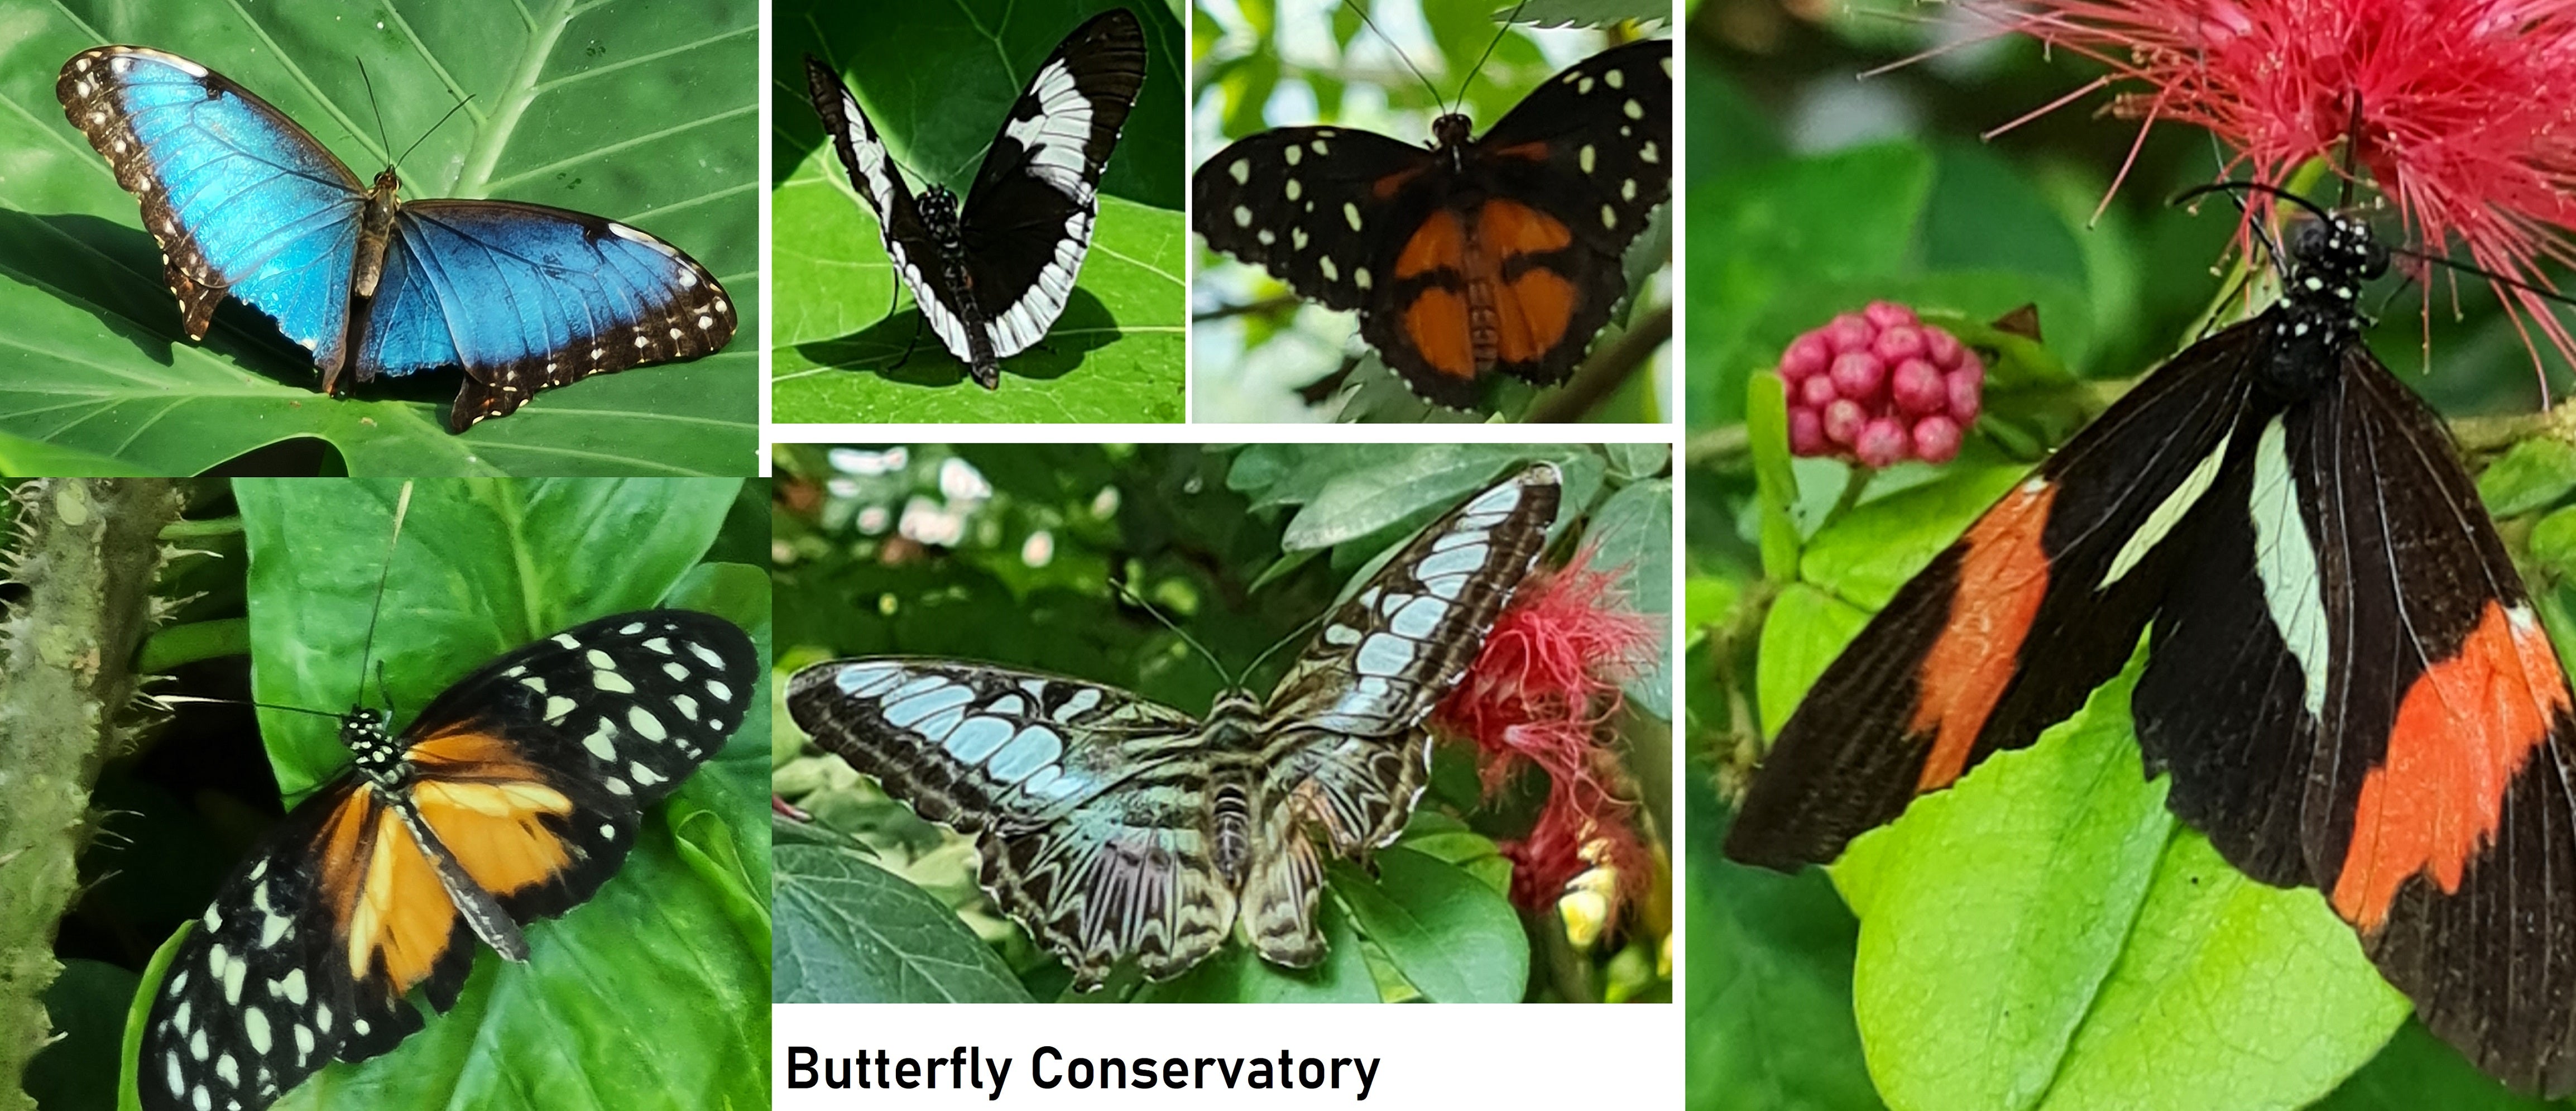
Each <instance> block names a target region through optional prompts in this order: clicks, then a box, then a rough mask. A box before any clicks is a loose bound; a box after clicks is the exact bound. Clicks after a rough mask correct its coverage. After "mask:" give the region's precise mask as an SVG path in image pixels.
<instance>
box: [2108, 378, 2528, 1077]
mask: <svg viewBox="0 0 2576 1111" xmlns="http://www.w3.org/2000/svg"><path fill="white" fill-rule="evenodd" d="M2285 423H2286V425H2287V429H2286V433H2285V436H2284V439H2285V443H2286V452H2285V454H2286V456H2287V458H2288V460H2289V468H2288V469H2289V471H2290V473H2292V474H2294V475H2296V476H2297V483H2298V486H2299V487H2300V489H2301V490H2302V491H2303V492H2304V493H2307V494H2309V495H2310V496H2309V497H2307V498H2306V499H2305V500H2306V502H2307V503H2308V504H2309V505H2311V506H2313V510H2312V512H2311V514H2310V515H2309V516H2308V518H2307V519H2306V520H2305V521H2304V522H2303V523H2304V524H2305V525H2306V526H2307V527H2308V528H2309V529H2310V530H2311V533H2310V534H2311V535H2313V536H2314V537H2315V538H2316V561H2315V565H2316V572H2317V575H2316V581H2318V582H2321V583H2322V584H2323V588H2322V590H2321V591H2320V592H2319V595H2320V597H2319V599H2318V600H2317V601H2316V602H2314V603H2311V604H2312V605H2315V606H2317V607H2318V609H2319V610H2320V612H2321V616H2322V618H2323V620H2322V622H2321V628H2322V630H2323V637H2324V643H2323V644H2322V645H2317V646H2315V647H2322V648H2323V649H2324V650H2325V653H2326V654H2328V655H2329V656H2330V660H2331V662H2330V663H2329V664H2328V666H2327V668H2326V673H2327V675H2328V676H2329V678H2328V680H2327V681H2326V682H2325V683H2324V684H2323V691H2322V696H2323V697H2322V703H2321V704H2322V707H2323V725H2324V735H2325V736H2327V737H2331V738H2338V741H2337V742H2336V743H2334V744H2332V745H2328V746H2323V747H2315V748H2309V749H2304V750H2302V751H2301V752H2300V754H2299V755H2300V757H2301V759H2299V760H2298V761H2296V764H2298V765H2301V766H2302V770H2305V771H2307V772H2308V774H2307V775H2306V776H2305V777H2304V778H2303V779H2290V778H2287V777H2284V778H2283V779H2282V780H2280V781H2279V782H2278V783H2277V787H2276V790H2277V792H2278V793H2277V796H2276V797H2275V798H2274V799H2273V800H2270V802H2269V805H2267V806H2260V807H2257V808H2255V809H2254V811H2253V812H2254V813H2256V814H2262V813H2266V812H2270V811H2289V812H2294V813H2296V814H2298V815H2299V816H2300V817H2301V818H2302V819H2303V821H2302V822H2301V828H2302V829H2303V831H2304V842H2305V848H2306V852H2307V858H2308V864H2309V875H2308V876H2307V877H2303V878H2302V880H2301V881H2299V882H2306V883H2311V884H2313V885H2314V886H2316V887H2317V888H2318V889H2319V890H2322V891H2324V892H2325V893H2326V896H2327V899H2328V901H2329V902H2330V903H2331V904H2332V905H2333V906H2334V908H2335V912H2336V913H2337V914H2339V915H2341V916H2342V917H2343V918H2344V919H2345V920H2346V921H2348V922H2350V923H2351V924H2352V925H2353V928H2354V929H2355V930H2356V931H2357V932H2359V934H2360V935H2361V939H2362V948H2363V949H2364V950H2365V951H2367V952H2368V953H2369V954H2370V957H2371V960H2372V961H2373V962H2375V963H2376V964H2377V965H2378V966H2379V969H2380V972H2381V973H2382V974H2383V975H2384V976H2386V977H2387V979H2388V982H2389V983H2391V984H2393V985H2395V986H2396V987H2397V988H2398V989H2399V990H2400V991H2403V992H2405V993H2406V995H2407V997H2408V998H2410V999H2412V1000H2414V1002H2415V1011H2416V1014H2417V1015H2418V1016H2419V1017H2421V1018H2422V1019H2423V1020H2424V1024H2425V1025H2426V1026H2427V1027H2428V1028H2430V1029H2431V1030H2432V1031H2433V1032H2434V1033H2435V1034H2436V1035H2438V1036H2440V1037H2441V1038H2442V1039H2443V1040H2445V1041H2448V1042H2450V1043H2451V1044H2452V1045H2455V1046H2458V1047H2459V1048H2460V1049H2461V1051H2462V1052H2463V1053H2465V1054H2466V1055H2467V1056H2468V1057H2469V1059H2470V1060H2471V1061H2473V1062H2475V1063H2476V1064H2477V1065H2478V1067H2480V1068H2481V1069H2484V1070H2486V1071H2487V1072H2488V1073H2490V1074H2491V1075H2494V1076H2496V1077H2499V1078H2501V1079H2503V1080H2505V1081H2506V1082H2507V1083H2509V1084H2512V1085H2514V1086H2516V1087H2518V1088H2520V1089H2522V1090H2525V1091H2536V1092H2548V1093H2552V1094H2556V1093H2563V1092H2565V1091H2567V1090H2568V1089H2569V1088H2570V1087H2571V1086H2576V1044H2571V1043H2576V1033H2571V1030H2572V1029H2576V711H2572V710H2571V704H2576V698H2571V695H2570V692H2569V688H2568V683H2567V678H2566V675H2565V673H2564V672H2563V670H2562V669H2561V667H2560V664H2559V661H2558V656H2557V653H2556V650H2555V649H2554V648H2553V647H2552V645H2551V643H2550V640H2549V637H2548V634H2547V633H2546V632H2545V631H2543V630H2542V629H2541V627H2540V623H2539V620H2538V618H2537V616H2536V615H2535V613H2534V612H2533V609H2532V606H2531V601H2530V598H2529V596H2528V595H2527V594H2526V592H2525V590H2524V587H2523V581H2522V576H2521V574H2520V573H2519V572H2517V571H2516V570H2515V569H2514V566H2513V562H2512V560H2511V559H2510V558H2509V557H2508V556H2507V554H2506V551H2505V548H2504V544H2503V542H2502V541H2501V540H2499V539H2498V538H2497V536H2496V532H2495V527H2494V525H2493V524H2492V523H2491V522H2490V521H2489V519H2488V517H2487V513H2486V509H2485V507H2484V505H2483V504H2481V503H2480V501H2479V499H2478V492H2477V486H2476V483H2475V482H2473V481H2472V480H2471V479H2470V478H2469V475H2468V473H2467V472H2466V471H2465V470H2463V469H2462V468H2461V466H2460V463H2459V459H2458V455H2457V450H2456V448H2455V447H2454V446H2453V445H2452V443H2451V439H2450V435H2449V433H2448V431H2447V430H2446V429H2445V428H2444V427H2443V425H2442V423H2441V421H2440V418H2438V417H2437V416H2436V415H2435V414H2434V413H2433V411H2432V410H2431V409H2430V408H2429V407H2427V406H2426V405H2425V404H2424V402H2423V401H2422V400H2421V399H2420V398H2418V397H2417V396H2416V395H2415V393H2414V391H2412V390H2409V389H2407V388H2406V387H2405V386H2404V385H2403V384H2402V383H2400V382H2398V381H2397V380H2396V378H2395V377H2394V376H2392V375H2391V374H2389V373H2388V371H2387V370H2386V369H2385V368H2384V367H2382V366H2380V365H2379V362H2378V360H2377V359H2376V358H2374V357H2373V356H2372V355H2371V354H2370V352H2369V350H2368V349H2367V348H2366V347H2362V346H2360V345H2358V344H2356V345H2354V346H2353V348H2352V349H2351V350H2349V351H2348V352H2347V353H2346V356H2345V358H2344V360H2343V365H2342V375H2341V379H2340V381H2339V383H2338V386H2337V388H2334V389H2331V390H2329V391H2327V392H2326V393H2324V394H2322V395H2320V396H2319V397H2318V398H2317V399H2316V400H2315V401H2314V402H2313V403H2311V404H2310V405H2308V406H2306V407H2304V408H2303V409H2297V410H2293V411H2292V413H2291V414H2290V416H2289V417H2288V418H2287V419H2286V421H2285ZM2292 581H2295V579H2293V580H2292ZM2312 650H2313V649H2312ZM2141 729H2142V732H2143V731H2144V722H2143V720H2142V723H2141ZM2222 789H2223V788H2222ZM2210 793H2212V792H2211V789H2210V788H2208V787H2205V786H2203V785H2201V784H2194V783H2188V782H2186V781H2185V780H2184V778H2183V776H2182V775H2181V772H2180V770H2179V769H2177V771H2176V775H2175V781H2174V798H2175V799H2176V800H2177V801H2176V804H2175V805H2176V807H2177V809H2179V808H2180V807H2181V805H2182V801H2181V800H2183V799H2185V798H2187V797H2190V796H2194V795H2201V794H2210ZM2218 797H2221V798H2224V797H2226V796H2223V795H2222V796H2218ZM2208 809H2209V811H2210V815H2209V819H2208V820H2209V821H2210V822H2211V824H2210V825H2209V826H2207V827H2205V828H2208V829H2210V830H2211V838H2212V840H2213V841H2216V840H2218V831H2219V830H2220V829H2223V828H2229V827H2231V826H2238V825H2250V824H2252V823H2251V822H2249V821H2247V820H2245V819H2243V818H2241V817H2239V811H2238V810H2237V809H2236V808H2231V807H2226V806H2212V807H2209V808H2208Z"/></svg>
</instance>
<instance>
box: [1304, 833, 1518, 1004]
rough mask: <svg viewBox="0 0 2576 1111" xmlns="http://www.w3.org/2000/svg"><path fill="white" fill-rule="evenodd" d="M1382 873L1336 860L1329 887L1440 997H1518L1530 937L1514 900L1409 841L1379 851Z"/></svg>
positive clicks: (1402, 966)
mask: <svg viewBox="0 0 2576 1111" xmlns="http://www.w3.org/2000/svg"><path fill="white" fill-rule="evenodd" d="M1376 863H1377V871H1378V874H1377V876H1376V877H1374V878H1372V877H1370V876H1369V875H1367V874H1366V873H1364V872H1362V871H1360V869H1359V868H1358V867H1357V866H1355V865H1352V864H1349V863H1346V862H1342V861H1334V862H1333V863H1332V864H1331V865H1330V866H1329V871H1330V872H1331V874H1332V882H1331V884H1330V887H1331V889H1332V891H1333V893H1334V894H1335V895H1337V896H1339V897H1340V898H1341V900H1342V901H1343V903H1345V904H1347V905H1348V906H1349V907H1350V908H1351V916H1352V917H1353V918H1355V919H1357V920H1358V921H1359V925H1360V928H1361V929H1362V930H1363V931H1365V932H1366V933H1367V934H1368V938H1369V941H1370V942H1372V943H1374V944H1375V945H1376V946H1377V947H1378V949H1379V950H1380V951H1382V952H1384V953H1385V954H1386V956H1387V959H1388V961H1390V962H1391V963H1393V964H1394V965H1395V968H1396V970H1397V971H1398V972H1400V973H1402V974H1403V976H1404V978H1405V981H1406V982H1408V983H1410V984H1412V985H1413V986H1414V988H1415V990H1417V991H1420V992H1421V993H1422V997H1423V998H1425V999H1428V1000H1430V1001H1432V1002H1434V1003H1517V1002H1519V1001H1520V999H1521V996H1522V994H1523V993H1524V992H1526V991H1527V990H1528V986H1529V938H1528V936H1527V935H1526V934H1524V933H1523V932H1522V931H1521V922H1520V916H1519V915H1518V914H1517V913H1515V912H1514V911H1513V910H1512V905H1511V903H1510V902H1508V901H1506V900H1505V899H1504V898H1503V896H1502V895H1501V894H1500V893H1498V892H1496V891H1495V890H1494V889H1493V888H1492V887H1489V886H1487V885H1486V884H1485V883H1484V881H1482V880H1479V879H1477V878H1476V877H1475V876H1474V875H1472V874H1470V873H1468V872H1467V871H1466V870H1465V869H1462V868H1460V867H1458V866H1457V865H1454V864H1450V863H1448V862H1446V861H1442V860H1437V859H1434V858H1432V857H1430V856H1427V855H1424V854H1422V853H1419V852H1415V851H1413V850H1411V849H1408V848H1403V847H1400V846H1398V847H1391V848H1387V849H1384V850H1381V851H1380V852H1379V853H1378V854H1377V861H1376Z"/></svg>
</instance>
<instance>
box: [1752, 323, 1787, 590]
mask: <svg viewBox="0 0 2576 1111" xmlns="http://www.w3.org/2000/svg"><path fill="white" fill-rule="evenodd" d="M1784 391H1785V387H1784V386H1783V385H1782V384H1781V382H1780V376H1779V375H1777V374H1773V373H1769V372H1767V371H1766V372H1763V373H1759V374H1755V375H1753V376H1752V378H1750V379H1749V380H1747V381H1746V382H1745V386H1744V393H1745V400H1744V406H1745V408H1744V435H1745V439H1746V441H1747V444H1748V446H1749V448H1750V450H1751V453H1752V457H1753V489H1754V493H1755V494H1756V496H1757V497H1759V498H1760V505H1761V513H1762V574H1763V577H1765V578H1771V579H1786V578H1789V577H1790V576H1792V575H1795V574H1797V573H1798V547H1799V544H1800V540H1799V538H1798V524H1797V520H1796V519H1795V517H1794V516H1792V513H1791V510H1792V509H1793V507H1795V506H1796V504H1797V501H1798V478H1797V473H1796V472H1795V471H1794V470H1793V469H1791V466H1790V463H1791V459H1790V455H1789V409H1788V400H1787V394H1786V393H1785V392H1784Z"/></svg>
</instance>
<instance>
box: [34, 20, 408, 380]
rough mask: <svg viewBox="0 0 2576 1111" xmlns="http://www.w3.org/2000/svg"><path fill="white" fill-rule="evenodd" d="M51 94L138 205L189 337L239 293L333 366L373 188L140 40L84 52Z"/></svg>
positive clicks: (288, 126) (202, 72)
mask: <svg viewBox="0 0 2576 1111" xmlns="http://www.w3.org/2000/svg"><path fill="white" fill-rule="evenodd" d="M54 95H55V96H56V97H57V98H58V99H60V100H61V101H62V104H63V112H64V114H65V115H67V116H69V117H70V118H71V122H72V126H74V127H77V128H79V129H80V132H81V134H82V135H84V136H87V137H88V139H89V142H90V145H91V146H93V147H96V148H97V149H98V152H99V154H101V155H103V156H105V157H106V158H107V162H108V165H109V166H110V167H111V168H113V169H114V170H115V172H116V182H117V184H119V185H122V186H124V187H125V190H126V191H127V192H129V193H132V194H134V195H135V196H136V197H137V198H139V199H140V200H141V201H142V203H143V223H144V227H145V229H146V230H148V231H150V232H151V233H152V235H153V238H154V239H156V240H158V241H159V242H160V244H161V256H162V265H163V269H164V272H165V274H166V276H167V277H168V279H169V283H170V291H171V292H172V293H173V294H175V295H177V296H178V298H179V314H180V319H181V321H182V323H183V324H185V325H186V327H187V330H188V336H189V338H191V339H203V338H205V335H206V328H207V327H208V325H209V324H210V323H211V321H212V320H213V318H214V313H215V305H216V304H217V303H219V302H221V301H222V300H223V299H224V298H225V297H226V296H227V295H230V296H233V297H238V298H240V299H242V300H243V301H245V302H248V303H249V304H251V305H253V306H255V307H257V308H258V309H259V310H260V311H261V312H264V313H266V314H268V315H269V316H270V317H271V318H273V319H275V320H276V321H277V325H278V328H279V330H281V331H283V332H284V333H285V334H286V336H287V338H289V339H292V340H294V341H295V342H297V343H299V344H302V345H303V346H304V347H305V348H306V349H307V350H310V351H312V352H313V361H314V365H316V366H317V367H321V368H322V369H324V370H325V371H326V372H331V371H336V370H337V369H338V368H339V366H340V364H341V361H342V359H343V358H344V356H345V351H344V350H343V343H344V336H345V334H346V332H347V323H348V314H349V283H350V275H351V272H352V270H353V269H354V267H355V265H356V259H357V240H358V216H359V210H360V207H361V206H362V205H363V204H364V203H365V201H366V188H365V187H364V186H363V185H362V184H361V183H360V182H359V181H358V179H357V178H356V177H355V176H353V175H351V174H350V173H349V169H348V167H346V166H343V165H341V164H340V160H339V159H337V158H334V157H332V155H331V152H330V151H329V150H326V149H324V148H323V146H322V144H320V143H318V142H315V141H314V139H313V136H312V135H310V134H308V133H306V132H305V130H304V129H303V128H301V127H298V126H296V124H295V122H294V121H293V120H290V119H288V118H287V117H286V115H285V114H284V113H282V112H279V111H278V110H277V109H275V108H272V107H270V106H269V104H268V102H267V101H264V100H261V99H260V98H259V97H257V96H255V95H252V93H251V92H250V91H249V90H247V89H244V88H242V87H241V86H239V85H236V84H234V83H232V81H230V80H228V79H227V78H225V77H224V75H222V74H220V73H216V72H213V71H212V70H209V69H207V68H206V67H204V66H201V65H198V64H197V63H195V62H191V61H189V60H188V59H186V58H182V57H179V56H178V55H176V54H168V53H164V52H162V51H158V50H151V49H147V48H144V47H139V46H102V47H97V48H95V49H91V50H84V51H82V52H80V53H78V54H75V55H73V56H72V58H71V60H70V61H68V62H65V63H63V70H62V75H61V77H60V78H59V79H57V80H56V82H55V84H54Z"/></svg>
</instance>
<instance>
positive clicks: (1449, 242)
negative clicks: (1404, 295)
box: [1395, 208, 1467, 278]
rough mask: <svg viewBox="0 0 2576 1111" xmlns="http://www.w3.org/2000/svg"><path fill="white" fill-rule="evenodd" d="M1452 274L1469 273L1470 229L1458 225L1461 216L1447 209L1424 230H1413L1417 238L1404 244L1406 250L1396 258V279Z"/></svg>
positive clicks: (1424, 224) (1421, 228)
mask: <svg viewBox="0 0 2576 1111" xmlns="http://www.w3.org/2000/svg"><path fill="white" fill-rule="evenodd" d="M1443 270H1448V271H1454V272H1456V273H1461V274H1463V273H1466V271H1467V228H1466V225H1464V224H1461V223H1459V222H1458V214H1457V213H1455V212H1451V211H1449V210H1447V209H1445V208H1444V209H1441V210H1439V211H1436V212H1433V213H1432V214H1431V218H1430V219H1428V220H1424V221H1423V222H1422V226H1421V227H1418V228H1415V229H1413V238H1411V239H1407V240H1405V241H1404V250H1403V252H1402V253H1399V254H1397V255H1396V256H1395V276H1396V277H1399V278H1417V277H1420V276H1422V275H1424V274H1436V273H1439V272H1440V271H1443Z"/></svg>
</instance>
